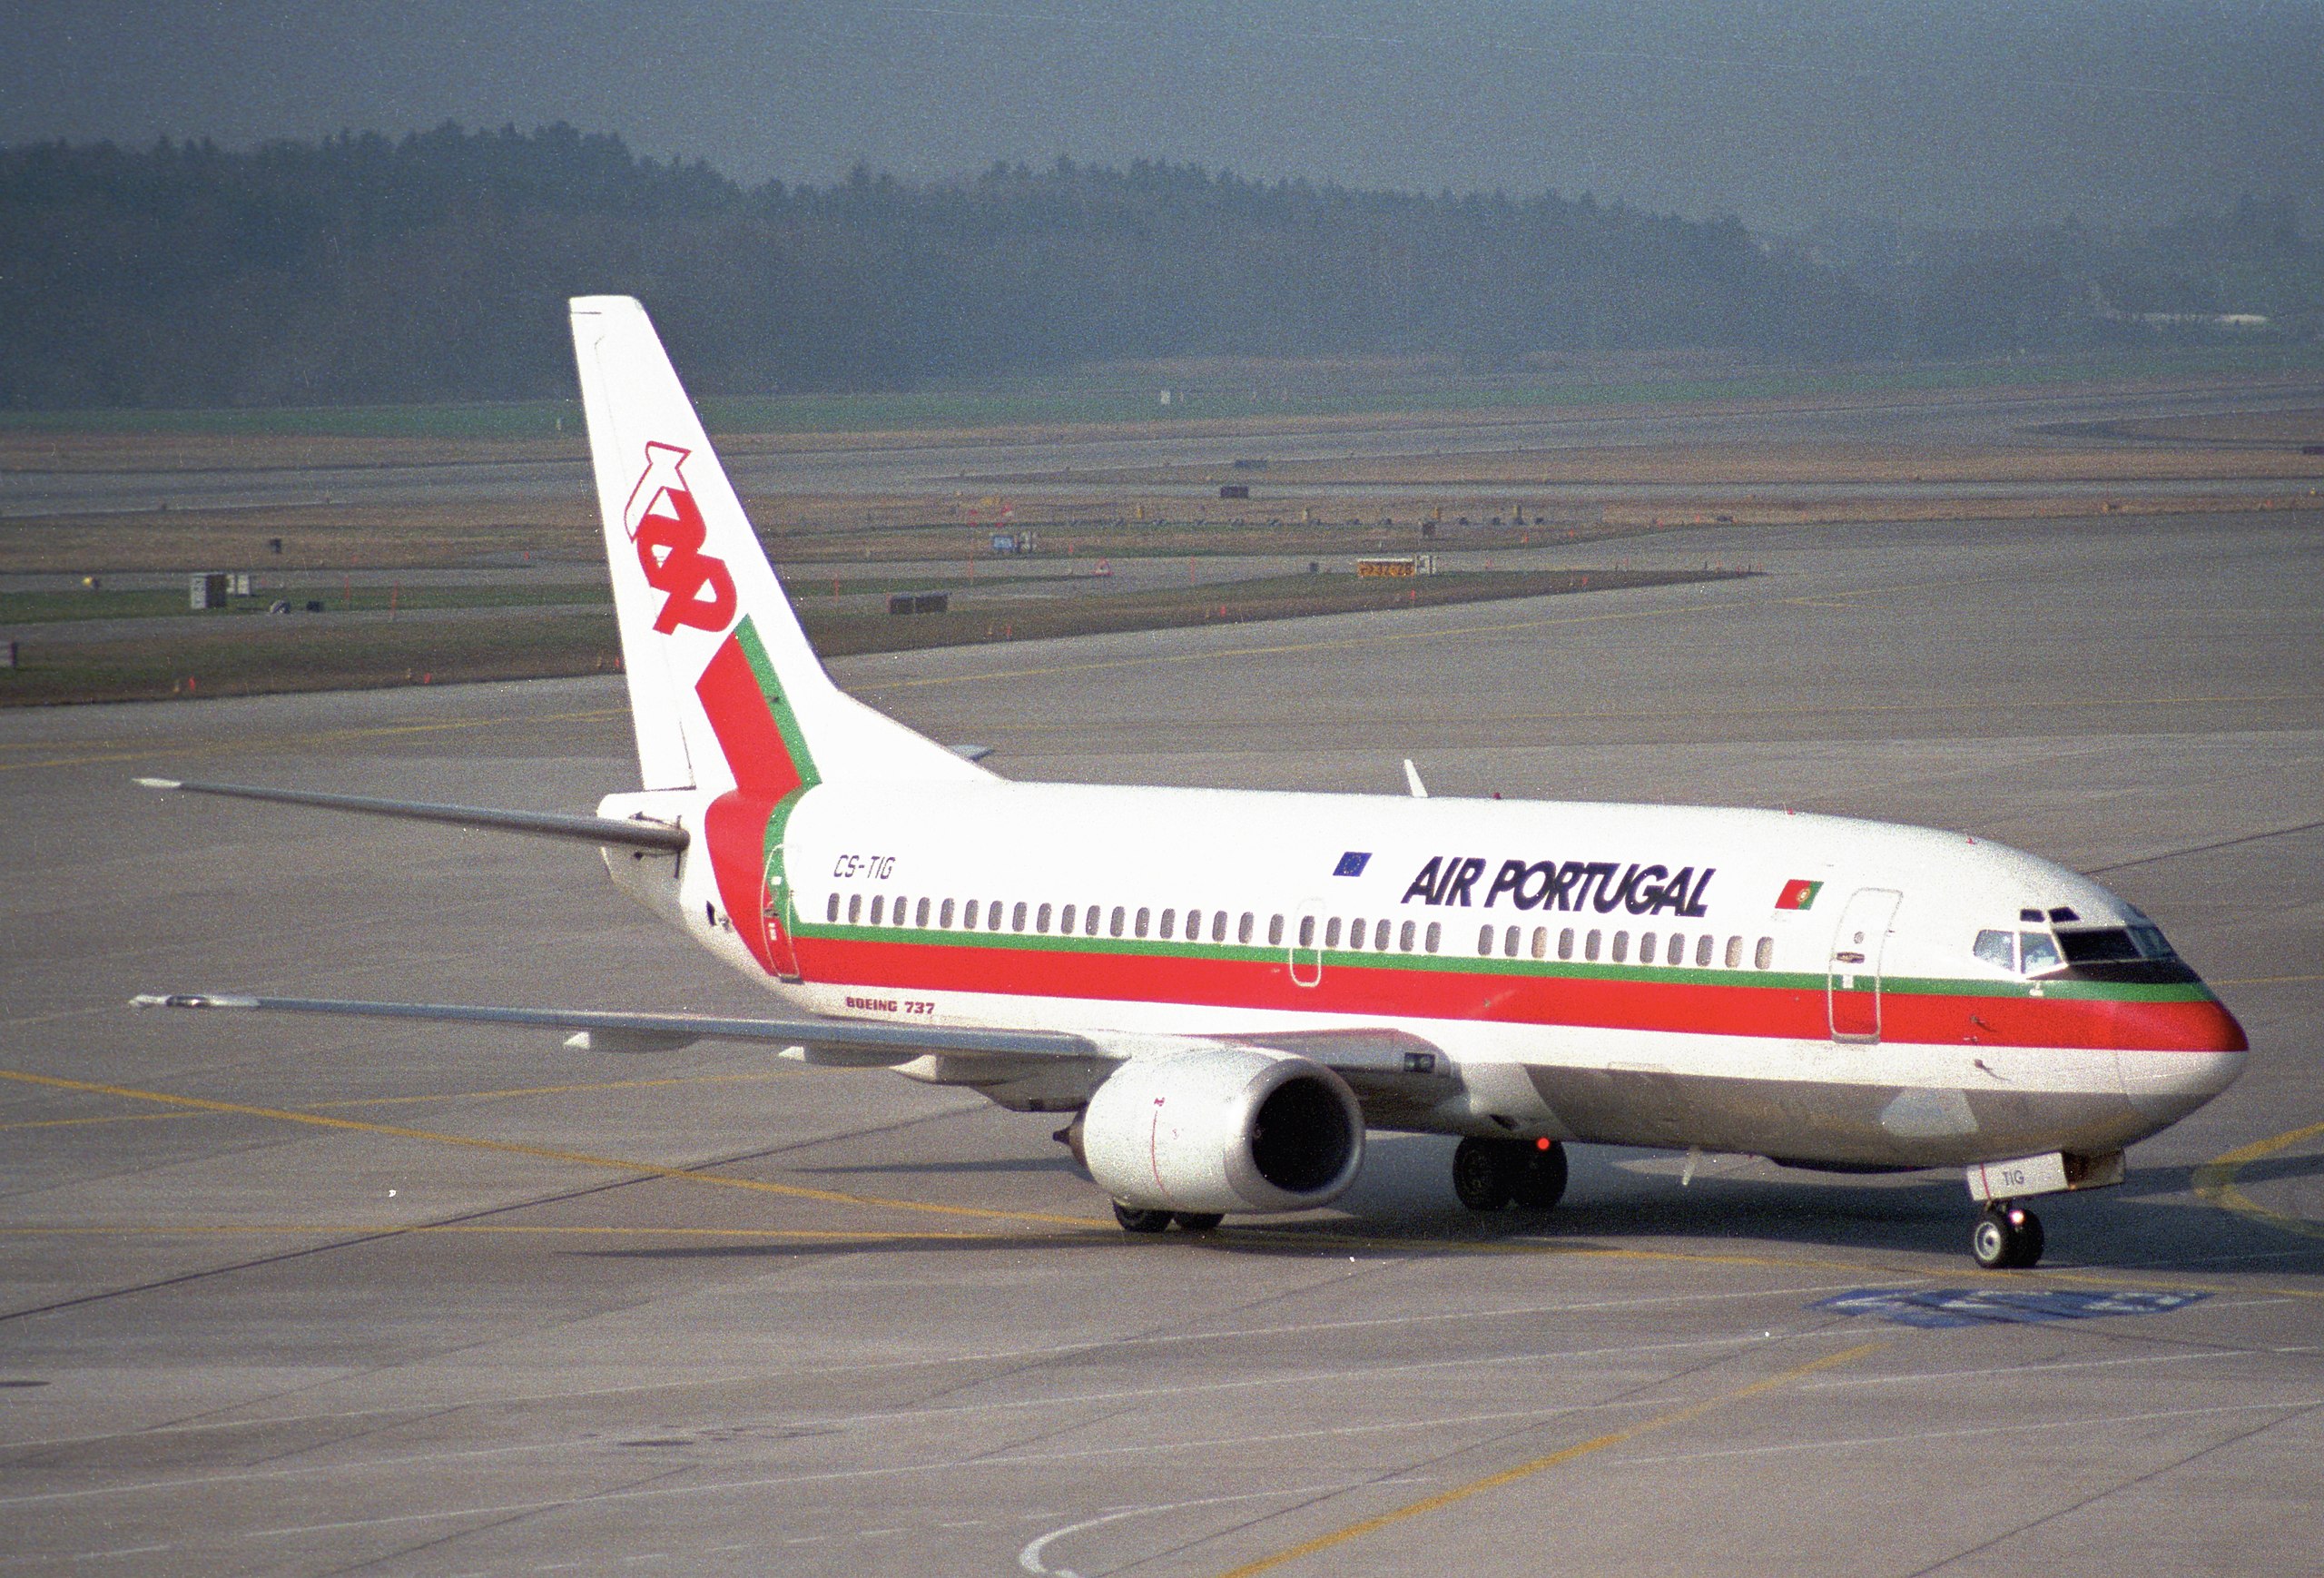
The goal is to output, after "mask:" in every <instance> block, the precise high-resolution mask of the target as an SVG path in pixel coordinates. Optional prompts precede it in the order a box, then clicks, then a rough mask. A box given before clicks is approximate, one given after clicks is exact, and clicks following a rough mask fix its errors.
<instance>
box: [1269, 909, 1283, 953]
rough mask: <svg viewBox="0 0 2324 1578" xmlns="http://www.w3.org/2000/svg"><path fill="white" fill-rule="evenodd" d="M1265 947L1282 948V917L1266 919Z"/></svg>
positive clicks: (1271, 916)
mask: <svg viewBox="0 0 2324 1578" xmlns="http://www.w3.org/2000/svg"><path fill="white" fill-rule="evenodd" d="M1267 946H1268V947H1270V948H1280V947H1282V946H1283V917H1282V916H1281V915H1270V916H1268V917H1267Z"/></svg>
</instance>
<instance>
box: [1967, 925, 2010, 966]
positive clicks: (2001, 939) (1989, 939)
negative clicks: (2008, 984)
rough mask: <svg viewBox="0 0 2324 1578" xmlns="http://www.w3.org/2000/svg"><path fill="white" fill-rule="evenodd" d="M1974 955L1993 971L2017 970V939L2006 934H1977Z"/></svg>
mask: <svg viewBox="0 0 2324 1578" xmlns="http://www.w3.org/2000/svg"><path fill="white" fill-rule="evenodd" d="M1975 952H1976V955H1977V957H1978V958H1980V959H1982V960H1984V962H1986V963H1988V964H1990V965H1992V966H1993V967H1994V969H1995V970H2010V971H2014V970H2015V969H2016V968H2017V939H2016V938H2015V937H2014V935H2012V934H2011V933H2009V932H1978V933H1977V944H1976V950H1975Z"/></svg>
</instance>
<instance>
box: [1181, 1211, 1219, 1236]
mask: <svg viewBox="0 0 2324 1578" xmlns="http://www.w3.org/2000/svg"><path fill="white" fill-rule="evenodd" d="M1170 1219H1171V1220H1172V1221H1174V1222H1176V1223H1177V1224H1178V1227H1179V1228H1180V1230H1181V1231H1184V1232H1188V1233H1207V1232H1210V1231H1212V1230H1214V1229H1215V1228H1217V1226H1218V1224H1219V1223H1221V1222H1223V1221H1225V1220H1226V1212H1225V1211H1172V1212H1171V1213H1170Z"/></svg>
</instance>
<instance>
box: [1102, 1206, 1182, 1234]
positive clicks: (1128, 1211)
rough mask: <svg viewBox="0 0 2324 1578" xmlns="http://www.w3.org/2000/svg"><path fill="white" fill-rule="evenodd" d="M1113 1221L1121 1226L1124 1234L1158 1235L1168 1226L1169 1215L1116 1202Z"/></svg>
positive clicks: (1164, 1212) (1165, 1212)
mask: <svg viewBox="0 0 2324 1578" xmlns="http://www.w3.org/2000/svg"><path fill="white" fill-rule="evenodd" d="M1114 1220H1116V1221H1117V1222H1119V1223H1120V1224H1121V1225H1122V1231H1123V1232H1125V1233H1158V1232H1160V1231H1161V1230H1162V1229H1163V1228H1167V1227H1168V1226H1169V1225H1170V1213H1169V1212H1167V1211H1148V1210H1143V1209H1140V1208H1138V1207H1137V1206H1126V1205H1124V1204H1122V1203H1121V1201H1119V1200H1116V1201H1115V1202H1114Z"/></svg>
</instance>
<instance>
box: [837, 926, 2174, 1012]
mask: <svg viewBox="0 0 2324 1578" xmlns="http://www.w3.org/2000/svg"><path fill="white" fill-rule="evenodd" d="M798 932H799V934H800V935H801V936H803V937H814V938H817V939H820V940H824V941H829V942H900V943H908V944H912V945H916V946H923V947H947V948H1006V949H1014V950H1018V951H1020V952H1024V951H1034V952H1039V951H1044V950H1046V951H1048V952H1059V953H1088V954H1115V955H1119V956H1121V957H1125V958H1134V959H1187V960H1206V961H1215V962H1226V963H1240V964H1265V963H1279V962H1283V961H1284V960H1285V958H1286V956H1287V955H1288V954H1289V953H1290V952H1291V950H1290V948H1289V946H1288V945H1287V944H1281V943H1278V944H1275V945H1274V946H1252V945H1249V944H1237V943H1232V942H1229V943H1209V942H1194V943H1188V942H1161V941H1158V940H1156V939H1152V938H1133V937H1068V936H1061V935H1059V934H1057V933H1054V932H1049V933H1043V932H986V931H982V930H978V931H974V932H968V931H957V930H956V931H938V930H934V929H932V928H922V927H917V926H889V925H867V924H862V923H857V924H854V925H850V924H848V923H847V922H838V923H836V924H834V923H832V922H823V921H818V922H805V921H802V922H800V925H799V927H798ZM1300 952H1302V953H1303V954H1304V955H1307V956H1308V957H1312V956H1313V955H1312V951H1309V950H1305V949H1303V950H1301V951H1300ZM1323 966H1324V969H1326V970H1334V969H1364V970H1427V971H1448V972H1453V973H1458V974H1462V975H1531V976H1542V977H1550V978H1554V979H1558V980H1564V981H1649V982H1660V983H1663V984H1667V985H1672V986H1740V987H1756V988H1760V989H1763V990H1769V991H1823V990H1824V989H1825V987H1826V986H1827V984H1828V981H1827V977H1826V976H1825V975H1824V974H1822V973H1821V972H1820V971H1819V972H1817V973H1815V974H1808V973H1805V972H1802V971H1787V970H1723V969H1714V968H1699V967H1697V966H1694V965H1685V964H1678V965H1638V964H1585V963H1580V962H1568V961H1561V960H1554V959H1550V960H1543V959H1482V958H1463V957H1462V956H1461V955H1459V954H1450V953H1398V952H1389V953H1373V952H1363V953H1350V952H1342V951H1339V950H1325V952H1324V955H1323ZM1880 990H1881V991H1883V992H1884V993H1886V992H1896V993H1900V994H1903V993H1909V994H1912V995H1914V996H1924V997H1987V998H2014V999H2030V998H2033V996H2034V993H2033V989H2032V987H2031V986H2030V985H2028V984H2025V983H2022V982H2013V981H1948V980H1939V979H1929V978H1917V977H1901V976H1900V977H1890V978H1888V979H1886V980H1884V981H1881V983H1880ZM2041 997H2042V998H2043V999H2047V1000H2051V1001H2057V1000H2061V999H2063V1000H2069V1001H2077V1002H2105V1001H2113V1002H2211V1001H2217V999H2216V998H2215V997H2214V996H2213V995H2212V993H2211V990H2210V988H2208V987H2206V986H2204V985H2203V984H2202V983H2201V982H2200V981H2194V982H2188V983H2184V984H2171V985H2161V986H2141V985H2129V984H2118V983H2111V982H2104V981H2045V982H2043V983H2042V992H2041Z"/></svg>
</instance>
